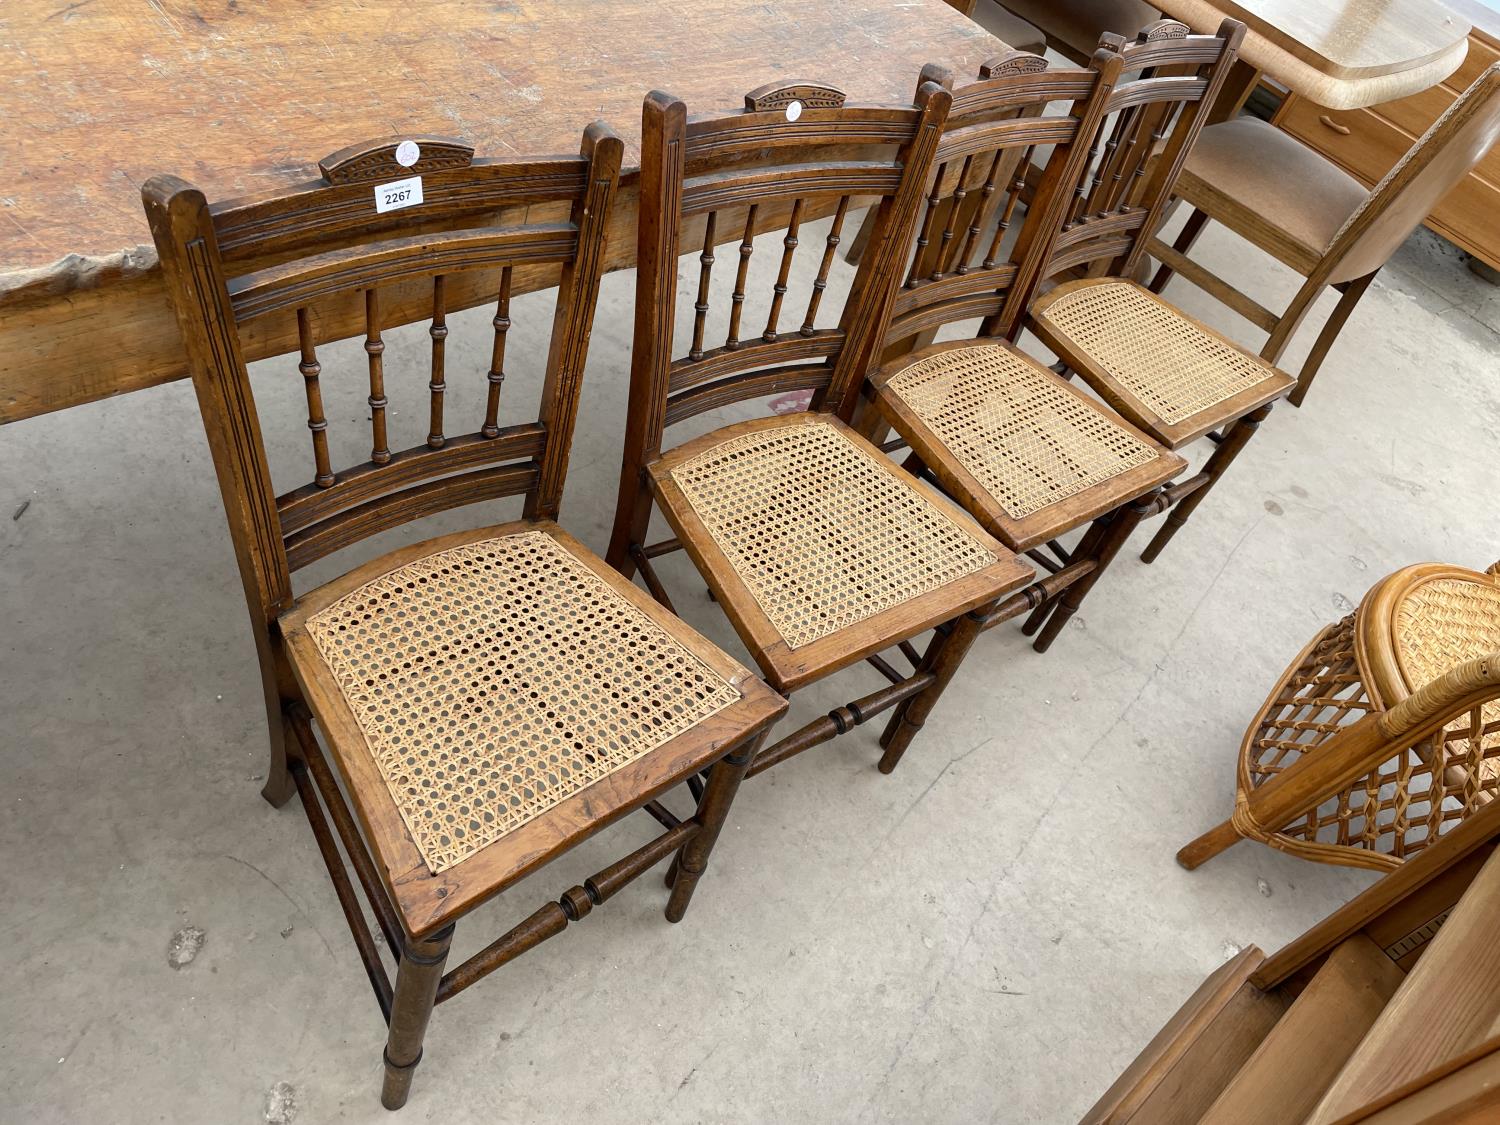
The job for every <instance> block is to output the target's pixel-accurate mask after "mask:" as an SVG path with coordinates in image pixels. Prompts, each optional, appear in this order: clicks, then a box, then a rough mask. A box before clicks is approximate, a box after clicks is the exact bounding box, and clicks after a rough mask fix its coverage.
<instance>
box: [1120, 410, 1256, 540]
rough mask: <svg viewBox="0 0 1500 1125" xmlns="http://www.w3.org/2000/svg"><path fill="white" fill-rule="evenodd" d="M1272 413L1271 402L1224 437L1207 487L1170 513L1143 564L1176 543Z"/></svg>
mask: <svg viewBox="0 0 1500 1125" xmlns="http://www.w3.org/2000/svg"><path fill="white" fill-rule="evenodd" d="M1270 413H1271V404H1270V403H1269V402H1268V403H1266V404H1265V405H1264V406H1260V407H1257V408H1256V409H1254V410H1252V411H1251V412H1250V413H1249V414H1246V415H1245V416H1244V417H1243V418H1241V419H1240V420H1239V421H1237V422H1236V423H1235V424H1234V425H1233V426H1231V427H1229V429H1228V431H1226V432H1225V434H1224V440H1223V441H1221V442H1219V445H1218V448H1216V449H1215V450H1214V451H1213V455H1212V456H1211V457H1209V459H1208V461H1207V462H1206V463H1205V464H1204V466H1203V473H1204V475H1205V476H1207V478H1208V479H1207V480H1206V481H1204V483H1203V487H1201V488H1199V489H1197V490H1196V491H1195V492H1191V493H1189V494H1188V495H1187V496H1184V497H1183V498H1182V499H1181V500H1179V501H1178V502H1177V503H1176V505H1174V506H1173V507H1172V509H1171V510H1170V511H1169V512H1168V513H1167V519H1166V522H1165V523H1164V524H1163V525H1162V527H1161V529H1160V530H1159V531H1157V533H1156V535H1155V536H1154V537H1153V538H1152V540H1151V542H1150V543H1148V544H1146V549H1145V550H1144V551H1142V552H1141V561H1142V562H1147V563H1150V562H1155V561H1156V559H1157V557H1158V556H1159V555H1160V554H1161V553H1162V550H1163V549H1164V548H1165V547H1166V545H1167V544H1168V543H1170V542H1171V541H1172V536H1174V535H1176V534H1177V531H1178V529H1179V528H1181V527H1182V525H1183V524H1185V523H1187V521H1188V517H1189V516H1191V515H1192V514H1193V511H1194V509H1196V508H1197V507H1198V505H1199V504H1201V503H1202V502H1203V498H1204V497H1205V496H1207V495H1208V493H1209V491H1210V490H1211V489H1212V488H1213V486H1214V485H1215V484H1217V483H1218V480H1219V478H1220V477H1221V476H1223V475H1224V470H1225V469H1227V468H1229V465H1230V462H1232V461H1233V460H1234V459H1235V458H1236V457H1238V456H1239V452H1240V450H1241V449H1243V448H1244V447H1245V443H1246V442H1247V441H1249V440H1250V438H1251V437H1252V436H1254V434H1255V431H1256V430H1257V429H1259V428H1260V424H1261V423H1262V422H1263V421H1265V419H1266V415H1268V414H1270Z"/></svg>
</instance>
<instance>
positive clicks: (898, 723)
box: [880, 602, 994, 773]
mask: <svg viewBox="0 0 1500 1125" xmlns="http://www.w3.org/2000/svg"><path fill="white" fill-rule="evenodd" d="M993 608H994V603H993V602H991V603H990V604H989V605H985V606H981V607H980V608H979V609H977V610H974V611H973V612H972V613H966V614H964V615H963V616H962V617H960V618H957V619H956V620H954V621H950V622H949V623H948V633H947V635H946V636H944V635H942V634H941V633H939V634H938V636H937V637H936V638H934V640H933V642H932V644H931V645H929V646H928V649H927V655H926V656H925V657H923V660H922V668H921V670H922V671H925V672H931V673H933V675H934V676H935V677H936V679H934V680H933V682H932V685H931V686H930V687H928V688H927V689H926V690H925V691H922V692H920V693H919V694H917V695H914V696H912V697H911V698H910V699H908V700H907V701H906V702H905V703H903V704H901V706H900V707H898V708H896V712H895V714H893V715H892V716H891V721H890V722H889V723H888V724H887V725H886V728H885V731H884V733H882V734H881V736H880V746H881V748H882V749H883V750H884V751H885V753H884V754H882V755H881V758H880V772H881V773H890V772H891V771H892V770H893V769H895V768H896V765H897V763H899V762H900V761H901V755H903V754H905V753H906V748H907V747H908V746H910V745H911V740H912V739H913V738H915V737H916V734H917V731H919V730H921V729H922V727H923V725H924V724H925V723H926V722H927V716H929V715H931V714H932V709H933V708H934V707H935V706H937V701H938V697H939V696H941V695H942V694H943V689H944V688H946V687H947V686H948V681H949V680H951V679H953V675H954V673H955V672H957V671H958V666H959V665H960V664H962V663H963V659H964V656H965V655H967V654H968V651H969V649H970V648H972V647H973V645H974V640H975V638H977V637H978V636H979V634H980V633H981V632H983V631H984V617H985V615H986V614H988V613H989V612H990V610H992V609H993Z"/></svg>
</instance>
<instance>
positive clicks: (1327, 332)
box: [1287, 270, 1380, 406]
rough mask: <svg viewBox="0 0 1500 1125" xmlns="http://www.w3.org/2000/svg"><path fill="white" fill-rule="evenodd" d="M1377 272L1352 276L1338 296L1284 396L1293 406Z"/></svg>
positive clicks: (1303, 395) (1298, 403) (1299, 404)
mask: <svg viewBox="0 0 1500 1125" xmlns="http://www.w3.org/2000/svg"><path fill="white" fill-rule="evenodd" d="M1378 272H1380V271H1378V270H1376V271H1374V272H1372V273H1367V274H1365V276H1364V277H1359V278H1355V279H1354V280H1353V281H1351V282H1350V283H1349V284H1348V285H1346V286H1345V287H1344V291H1343V293H1342V294H1341V295H1340V296H1339V303H1338V304H1337V305H1335V306H1334V307H1333V312H1332V313H1331V314H1330V315H1329V317H1328V320H1327V321H1326V322H1324V324H1323V330H1322V331H1321V332H1319V333H1318V338H1317V340H1316V341H1314V343H1313V347H1312V351H1310V352H1308V353H1307V359H1306V361H1305V362H1304V363H1303V364H1302V370H1301V371H1299V372H1298V373H1297V385H1296V386H1295V387H1293V388H1292V393H1291V394H1289V395H1287V401H1288V402H1289V403H1291V404H1292V405H1293V406H1301V405H1302V400H1303V399H1305V398H1306V397H1307V392H1308V390H1309V389H1310V388H1311V387H1312V383H1313V380H1314V379H1315V378H1317V376H1318V370H1319V368H1321V367H1322V366H1323V361H1324V360H1325V359H1327V358H1328V352H1329V350H1330V349H1331V348H1332V347H1333V343H1334V341H1335V340H1337V339H1338V335H1339V333H1340V332H1342V331H1343V330H1344V325H1345V323H1346V322H1347V321H1348V320H1349V314H1350V313H1352V312H1353V311H1354V306H1355V305H1357V304H1359V299H1360V298H1361V297H1363V296H1364V295H1365V290H1366V289H1368V288H1369V287H1370V283H1371V282H1372V281H1374V280H1375V274H1376V273H1378Z"/></svg>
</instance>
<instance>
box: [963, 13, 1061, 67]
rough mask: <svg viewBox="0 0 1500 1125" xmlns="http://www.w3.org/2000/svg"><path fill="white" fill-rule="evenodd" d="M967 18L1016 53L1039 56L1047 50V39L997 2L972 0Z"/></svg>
mask: <svg viewBox="0 0 1500 1125" xmlns="http://www.w3.org/2000/svg"><path fill="white" fill-rule="evenodd" d="M969 18H970V19H971V20H973V21H974V22H975V23H977V24H978V25H979V26H980V27H982V28H984V29H985V30H986V31H988V32H989V33H990V34H991V35H993V36H994V37H995V38H996V39H998V40H1000V42H1002V43H1004V44H1005V45H1006V46H1007V47H1012V48H1014V49H1015V50H1017V51H1029V52H1031V53H1032V54H1033V55H1040V54H1041V53H1042V52H1043V51H1045V50H1046V49H1047V37H1046V36H1045V35H1043V34H1042V33H1041V31H1040V30H1038V29H1037V28H1035V27H1033V26H1032V25H1031V24H1029V23H1027V22H1026V21H1025V20H1023V19H1022V18H1021V17H1020V16H1018V15H1016V14H1015V13H1014V12H1012V11H1010V10H1008V9H1006V8H1002V7H1001V6H1000V4H999V3H998V0H974V10H973V11H972V12H970V13H969ZM969 77H970V78H972V77H973V75H969Z"/></svg>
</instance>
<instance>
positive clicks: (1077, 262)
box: [1040, 19, 1245, 280]
mask: <svg viewBox="0 0 1500 1125" xmlns="http://www.w3.org/2000/svg"><path fill="white" fill-rule="evenodd" d="M1244 35H1245V26H1244V24H1242V23H1240V22H1238V21H1237V20H1228V19H1226V20H1225V21H1224V22H1223V23H1221V24H1220V26H1219V29H1218V31H1217V32H1216V33H1215V34H1213V35H1195V34H1192V33H1191V31H1190V30H1189V28H1188V27H1187V26H1186V25H1185V24H1182V23H1178V22H1176V21H1175V20H1160V21H1158V22H1157V23H1155V24H1152V25H1151V26H1150V27H1148V28H1146V29H1145V30H1143V31H1142V32H1141V33H1140V35H1139V36H1137V38H1136V39H1135V41H1134V42H1130V43H1127V42H1125V40H1123V39H1122V38H1120V37H1119V36H1114V35H1106V36H1104V38H1103V39H1102V40H1101V44H1102V46H1103V47H1105V48H1106V49H1108V50H1111V51H1115V52H1117V53H1118V55H1119V57H1120V62H1121V71H1122V72H1123V80H1122V81H1120V82H1119V83H1118V84H1117V85H1116V86H1115V87H1114V89H1113V90H1112V91H1111V93H1110V95H1109V98H1108V99H1107V101H1106V104H1105V109H1104V112H1105V114H1106V115H1107V116H1108V117H1109V118H1110V119H1111V120H1110V121H1109V122H1108V123H1106V125H1105V127H1104V128H1103V129H1102V130H1100V131H1099V132H1098V133H1097V134H1096V136H1095V138H1094V141H1093V147H1092V149H1091V151H1090V152H1089V153H1088V155H1087V158H1086V162H1085V168H1084V171H1083V174H1082V175H1081V176H1080V177H1079V178H1078V181H1077V183H1076V185H1075V187H1074V198H1073V200H1072V202H1071V204H1070V205H1069V206H1068V208H1067V211H1066V215H1065V217H1064V219H1063V222H1062V226H1061V230H1060V231H1059V232H1058V234H1057V236H1056V238H1055V240H1054V242H1053V245H1052V247H1051V249H1050V253H1049V256H1048V260H1047V263H1046V265H1045V267H1044V268H1043V269H1042V270H1041V273H1040V279H1041V280H1046V279H1048V278H1053V277H1056V276H1057V275H1059V274H1062V273H1064V272H1067V271H1070V270H1075V269H1082V270H1083V271H1084V272H1085V273H1086V274H1087V275H1089V276H1095V277H1101V276H1118V277H1128V276H1130V275H1131V272H1132V271H1133V270H1134V269H1135V268H1136V267H1137V265H1138V264H1139V262H1140V261H1141V258H1142V255H1143V254H1144V253H1145V250H1146V246H1147V244H1148V243H1149V242H1150V239H1151V236H1152V234H1153V233H1154V232H1155V231H1156V229H1157V227H1159V226H1160V225H1161V223H1162V221H1163V220H1164V219H1165V217H1166V213H1167V206H1168V204H1169V203H1170V201H1171V195H1172V187H1173V185H1174V184H1175V183H1176V181H1177V177H1178V175H1179V173H1180V172H1181V171H1182V166H1183V163H1184V162H1185V161H1186V159H1187V155H1188V152H1189V151H1190V150H1191V148H1192V145H1193V142H1194V141H1195V140H1196V139H1197V137H1198V134H1199V132H1201V131H1202V129H1203V126H1204V125H1205V124H1206V122H1207V118H1208V111H1209V110H1210V108H1211V107H1212V106H1213V104H1214V101H1215V99H1216V98H1217V97H1218V95H1219V92H1220V91H1221V90H1222V88H1223V86H1224V83H1225V82H1226V80H1227V79H1228V77H1229V72H1230V69H1231V67H1232V66H1233V64H1234V59H1235V57H1236V55H1237V53H1238V50H1239V45H1240V42H1241V40H1242V39H1243V38H1244ZM1131 75H1135V77H1134V78H1131V77H1130V76H1131Z"/></svg>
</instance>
